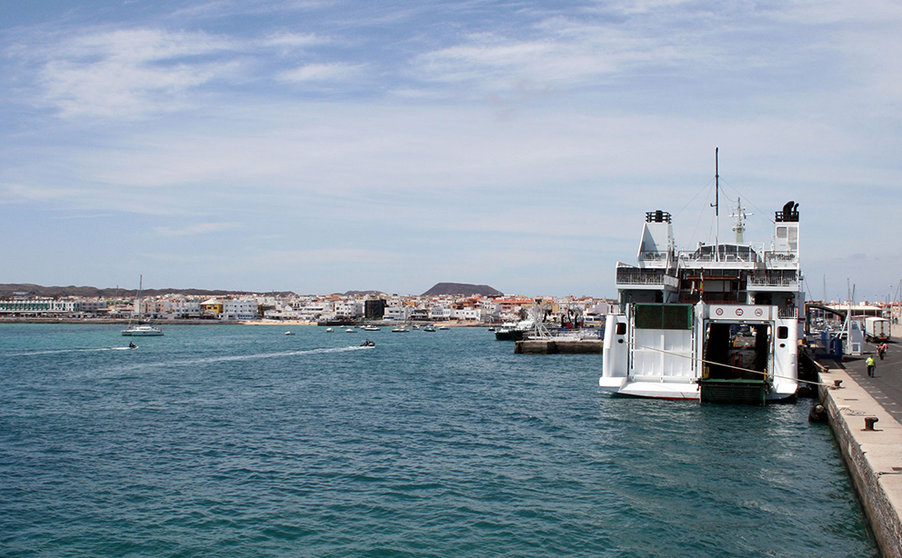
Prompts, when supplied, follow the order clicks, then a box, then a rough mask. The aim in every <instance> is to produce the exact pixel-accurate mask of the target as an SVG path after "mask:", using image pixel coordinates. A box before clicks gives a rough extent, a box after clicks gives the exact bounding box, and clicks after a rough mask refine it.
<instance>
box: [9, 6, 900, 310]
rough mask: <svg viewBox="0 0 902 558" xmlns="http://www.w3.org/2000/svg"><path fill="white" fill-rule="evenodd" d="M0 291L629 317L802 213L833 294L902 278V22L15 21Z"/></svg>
mask: <svg viewBox="0 0 902 558" xmlns="http://www.w3.org/2000/svg"><path fill="white" fill-rule="evenodd" d="M2 12H3V14H4V16H3V18H2V22H0V26H2V27H0V72H2V76H3V77H2V78H0V88H2V95H3V99H4V102H3V103H2V104H0V120H2V122H3V123H4V124H3V126H0V232H2V235H3V242H2V243H0V261H2V262H3V266H2V273H0V282H30V283H39V284H44V285H69V284H76V285H94V286H98V287H110V286H116V285H119V286H122V287H134V286H135V284H136V283H137V278H138V275H139V274H143V275H144V285H145V287H149V288H165V287H182V288H188V287H196V288H210V289H236V290H237V289H241V290H255V291H269V290H293V291H295V292H299V293H326V292H336V291H345V290H351V289H380V290H384V291H387V292H392V293H400V294H415V293H420V292H423V291H425V290H427V289H428V288H429V287H431V286H432V285H433V284H434V283H436V282H438V281H456V282H465V283H485V284H489V285H492V286H493V287H495V288H497V289H499V290H501V291H504V292H506V293H520V294H526V295H536V296H537V295H569V294H572V295H592V296H614V295H615V294H616V290H615V288H614V265H615V263H616V261H618V260H620V261H624V262H634V260H635V253H636V249H637V246H638V240H639V234H640V232H641V228H642V221H643V219H644V213H645V212H646V211H650V210H654V209H664V210H666V211H670V212H671V213H672V214H673V218H674V229H675V233H676V236H677V243H678V245H679V247H681V248H690V247H693V246H695V244H696V243H697V242H698V241H708V242H713V239H714V215H713V210H712V209H711V208H710V206H709V204H710V203H711V202H713V198H714V148H715V147H719V148H720V177H721V180H720V184H721V187H722V191H721V203H722V208H721V221H720V235H719V236H720V238H722V239H723V238H729V237H730V234H731V233H730V227H731V223H730V219H729V217H728V216H729V214H730V209H729V208H730V207H731V206H732V205H735V201H736V198H737V197H741V199H742V202H743V205H744V206H745V208H746V210H747V211H748V212H749V213H751V214H752V215H751V216H750V217H749V222H748V224H747V225H748V231H747V232H746V239H747V240H750V241H754V242H759V243H762V244H768V245H769V243H770V241H771V237H772V227H773V225H772V222H771V219H772V218H773V213H774V211H776V210H777V209H779V208H780V207H781V206H782V205H783V204H784V203H785V202H786V201H788V200H795V201H797V202H798V203H799V210H800V212H801V220H802V236H801V243H802V261H803V266H804V270H805V272H806V278H807V283H808V289H809V293H810V295H809V296H810V297H812V298H822V297H823V296H824V293H825V286H826V295H827V297H828V298H836V297H842V298H845V296H846V293H847V290H848V289H847V285H848V284H854V285H855V287H856V298H858V299H870V300H884V299H886V298H887V297H891V296H892V292H891V291H893V290H895V288H896V287H897V286H898V284H899V281H900V279H902V244H900V242H899V241H900V239H902V219H900V209H902V184H900V166H902V159H900V145H902V142H900V136H902V127H900V115H902V103H900V101H902V58H900V57H899V56H898V53H900V52H902V34H900V33H899V32H898V30H899V29H900V28H902V5H900V4H899V3H897V2H889V1H873V2H863V3H851V2H831V1H813V0H812V1H808V0H805V1H793V0H790V1H773V2H770V1H760V2H730V1H720V2H701V1H680V0H673V1H667V0H636V1H623V2H592V1H576V0H574V1H561V2H500V1H499V2H488V1H469V2H467V1H458V2H420V1H408V2H369V1H317V0H286V1H282V2H280V1H271V2H263V1H260V2H254V1H248V0H243V1H238V0H234V1H233V0H222V1H218V0H212V1H209V2H180V1H160V2H131V1H126V2H107V1H104V2H88V1H77V0H76V1H65V2H62V1H60V2H56V1H40V0H39V1H35V2H11V1H7V0H3V1H2Z"/></svg>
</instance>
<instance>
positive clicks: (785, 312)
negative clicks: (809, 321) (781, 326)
mask: <svg viewBox="0 0 902 558" xmlns="http://www.w3.org/2000/svg"><path fill="white" fill-rule="evenodd" d="M777 317H779V318H798V317H799V312H798V308H796V307H795V306H793V307H791V308H784V307H782V306H781V307H780V308H779V309H778V310H777Z"/></svg>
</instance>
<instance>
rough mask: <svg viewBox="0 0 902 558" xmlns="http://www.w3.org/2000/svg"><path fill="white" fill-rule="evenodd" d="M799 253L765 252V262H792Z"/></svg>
mask: <svg viewBox="0 0 902 558" xmlns="http://www.w3.org/2000/svg"><path fill="white" fill-rule="evenodd" d="M798 259H799V255H798V254H797V253H795V252H765V253H764V261H765V263H774V262H776V263H793V262H797V261H798Z"/></svg>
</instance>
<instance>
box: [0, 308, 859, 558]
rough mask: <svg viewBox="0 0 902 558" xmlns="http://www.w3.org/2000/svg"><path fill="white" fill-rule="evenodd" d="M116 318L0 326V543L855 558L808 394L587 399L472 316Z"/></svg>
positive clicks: (588, 375) (839, 478)
mask: <svg viewBox="0 0 902 558" xmlns="http://www.w3.org/2000/svg"><path fill="white" fill-rule="evenodd" d="M119 329H120V328H119V327H117V326H93V325H0V554H2V555H4V556H33V555H43V556H123V555H129V556H443V557H444V556H550V555H554V556H637V557H638V556H849V557H852V556H854V557H860V556H876V555H877V551H876V547H875V545H874V543H873V542H872V540H871V539H870V538H869V535H868V531H867V528H866V526H865V523H864V518H863V515H862V512H861V509H860V506H859V505H858V503H857V502H856V500H855V497H854V493H853V490H852V488H851V484H850V480H849V478H848V475H847V473H846V471H845V470H844V468H843V466H842V462H841V460H840V457H839V454H838V451H837V449H836V447H835V445H834V442H833V439H832V437H831V434H830V431H829V428H828V427H827V426H825V425H811V424H809V423H808V422H807V413H808V409H809V406H810V403H809V402H808V401H804V400H803V401H800V402H799V403H797V404H790V405H774V406H768V407H763V408H758V407H733V406H699V405H698V404H692V403H674V402H660V401H647V400H638V399H625V398H610V397H609V396H607V395H605V394H602V393H600V392H599V390H598V388H597V382H598V375H599V372H600V357H599V356H598V355H544V356H539V355H515V354H513V346H512V344H511V343H506V342H498V341H495V340H494V339H493V337H492V335H491V334H490V333H488V332H486V331H485V330H483V329H452V330H446V331H438V332H435V333H427V332H422V331H411V332H409V333H392V332H390V331H389V329H387V328H384V329H383V330H382V331H379V332H366V333H354V334H348V333H345V332H344V331H343V329H340V328H336V331H335V332H334V333H327V332H326V331H325V329H324V328H316V327H296V326H292V327H291V329H292V330H294V331H296V332H297V335H294V336H286V335H283V332H284V331H285V330H286V329H288V328H286V327H284V326H280V327H269V326H182V327H178V326H169V327H166V328H165V332H166V335H165V336H164V337H158V338H143V339H135V342H137V343H138V344H139V348H138V349H137V350H118V349H119V348H121V347H124V346H125V345H126V344H127V343H128V338H125V337H122V336H120V335H119ZM364 337H368V338H370V339H373V340H374V341H376V347H374V348H368V349H367V348H360V347H358V344H359V343H360V342H361V341H362V340H363V339H364Z"/></svg>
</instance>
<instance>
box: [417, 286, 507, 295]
mask: <svg viewBox="0 0 902 558" xmlns="http://www.w3.org/2000/svg"><path fill="white" fill-rule="evenodd" d="M503 294H504V293H502V292H501V291H496V290H495V289H493V288H492V287H490V286H488V285H470V284H468V283H436V284H435V286H434V287H432V288H431V289H429V290H428V291H426V292H425V293H423V294H422V296H437V295H464V296H473V295H483V296H501V295H503Z"/></svg>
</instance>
